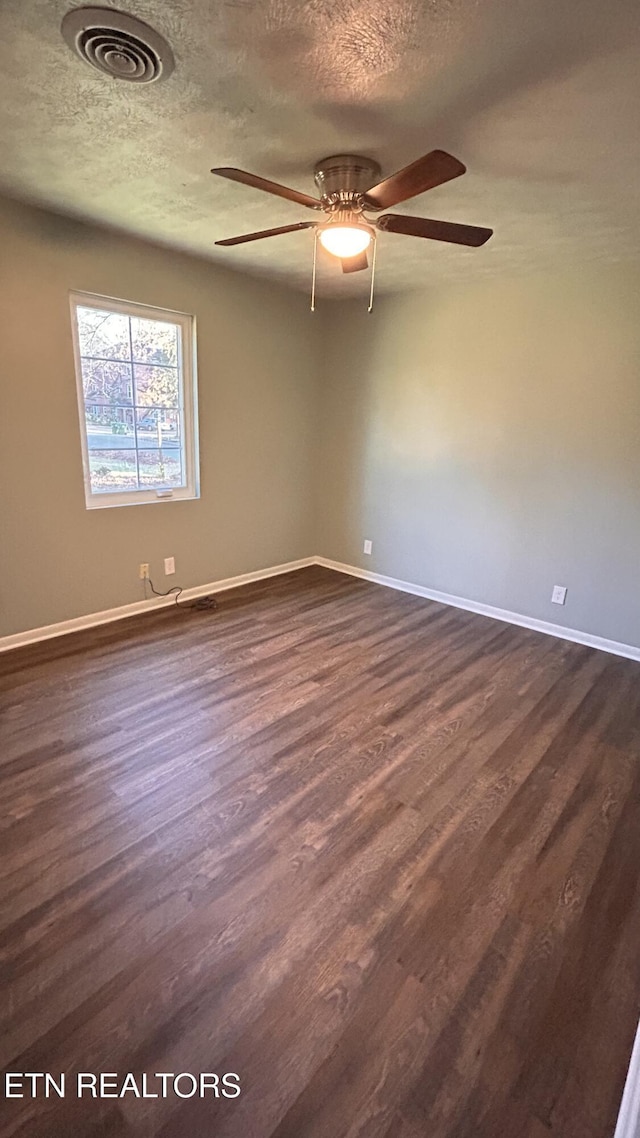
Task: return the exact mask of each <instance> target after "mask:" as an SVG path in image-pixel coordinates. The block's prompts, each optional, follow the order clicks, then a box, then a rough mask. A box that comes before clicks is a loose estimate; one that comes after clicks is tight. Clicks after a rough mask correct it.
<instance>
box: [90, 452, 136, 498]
mask: <svg viewBox="0 0 640 1138" xmlns="http://www.w3.org/2000/svg"><path fill="white" fill-rule="evenodd" d="M89 468H90V471H91V489H92V491H93V493H94V494H108V493H113V492H114V491H117V490H137V489H138V466H137V462H136V452H135V450H92V451H90V452H89Z"/></svg>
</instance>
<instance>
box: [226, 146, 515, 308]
mask: <svg viewBox="0 0 640 1138" xmlns="http://www.w3.org/2000/svg"><path fill="white" fill-rule="evenodd" d="M465 170H466V167H465V166H464V165H463V164H462V162H459V161H458V159H457V158H454V157H453V156H452V155H451V154H447V153H446V151H444V150H432V151H431V152H430V153H429V154H425V155H423V157H422V158H418V159H417V161H415V162H412V163H411V164H410V165H409V166H405V167H404V169H402V170H398V171H397V172H396V173H395V174H392V175H391V176H390V177H389V178H384V179H383V180H382V181H379V180H377V179H379V178H380V175H381V173H382V171H381V169H380V167H379V165H378V163H377V162H374V161H373V160H372V159H370V158H360V157H358V156H357V155H353V154H338V155H335V156H333V157H331V158H324V159H323V160H322V161H321V162H318V163H317V164H316V167H315V171H314V180H315V183H316V186H317V187H318V191H319V193H320V197H318V198H314V197H311V196H310V195H309V194H304V193H300V191H298V190H293V189H290V187H289V186H281V185H280V184H279V183H278V182H270V181H269V180H268V179H266V178H261V177H259V175H257V174H250V173H248V172H247V171H246V170H237V169H235V168H234V167H231V166H221V167H217V168H216V169H213V170H212V171H211V173H212V174H217V175H218V176H219V177H221V178H229V179H230V180H231V181H232V182H242V183H244V185H246V186H253V187H254V188H255V189H257V190H264V191H265V192H266V193H268V194H275V195H276V197H280V198H286V199H287V200H288V201H292V202H296V203H297V204H298V205H304V206H306V207H307V208H308V209H313V210H321V211H322V212H323V213H324V214H325V215H326V217H325V219H324V220H323V221H298V222H296V223H294V224H293V225H280V226H278V227H277V228H276V229H263V230H260V231H259V232H257V233H243V234H242V235H241V236H239V237H227V238H225V239H224V240H223V241H216V245H243V244H245V242H247V241H260V240H262V238H264V237H277V236H279V235H280V234H282V233H294V232H296V231H297V230H300V229H314V230H315V239H316V243H317V241H318V240H320V243H321V245H323V247H324V248H325V249H326V250H327V251H328V252H329V253H331V254H333V256H335V257H337V258H338V259H339V260H340V262H341V265H342V271H343V273H356V272H359V271H360V270H361V269H366V268H368V267H369V261H368V257H367V249H368V248H369V246H370V245H371V244H373V268H374V269H375V253H376V230H378V231H380V232H384V233H403V234H406V235H407V236H408V237H424V238H427V239H429V240H432V241H447V242H451V243H452V244H454V245H468V246H472V247H476V248H477V247H478V246H480V245H484V243H485V242H486V241H488V240H489V238H490V237H491V235H492V233H493V230H492V229H484V228H481V227H480V226H477V225H460V224H458V223H456V222H451V221H432V220H430V219H429V218H426V217H408V216H407V215H406V214H398V213H384V214H382V216H381V217H378V218H369V217H367V216H366V214H367V213H370V212H375V213H379V212H380V211H381V210H386V209H389V208H390V207H391V206H394V205H398V204H399V203H400V202H404V201H407V199H408V198H413V197H415V196H416V195H417V194H422V193H424V192H425V190H432V189H433V188H434V187H435V186H440V185H442V184H443V182H449V181H450V180H451V179H452V178H458V177H459V176H460V174H464V173H465ZM372 183H375V184H372ZM315 249H316V245H314V276H313V293H312V302H311V307H312V309H313V307H314V295H315ZM372 300H373V273H372V280H371V299H370V304H369V311H371V307H372Z"/></svg>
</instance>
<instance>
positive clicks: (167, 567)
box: [164, 557, 176, 577]
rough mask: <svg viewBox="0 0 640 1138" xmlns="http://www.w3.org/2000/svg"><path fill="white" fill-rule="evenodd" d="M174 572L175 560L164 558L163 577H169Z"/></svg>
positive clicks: (173, 558)
mask: <svg viewBox="0 0 640 1138" xmlns="http://www.w3.org/2000/svg"><path fill="white" fill-rule="evenodd" d="M175 571H176V559H175V557H165V559H164V572H165V577H169V576H170V575H171V574H172V573H175Z"/></svg>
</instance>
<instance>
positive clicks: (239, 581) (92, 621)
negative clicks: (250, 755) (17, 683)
mask: <svg viewBox="0 0 640 1138" xmlns="http://www.w3.org/2000/svg"><path fill="white" fill-rule="evenodd" d="M315 562H316V559H315V557H303V558H301V559H300V560H299V561H287V562H286V564H284V565H272V566H271V567H270V568H268V569H256V570H255V572H253V573H241V574H240V575H239V576H237V577H227V578H226V579H225V580H223V581H212V582H210V584H208V585H196V586H195V587H194V588H192V589H184V590H183V592H182V593H181V595H180V601H181V602H182V601H184V600H186V601H188V600H194V599H195V598H196V597H206V596H207V595H208V594H209V593H222V592H223V591H224V590H225V589H237V588H238V587H239V586H240V585H248V584H250V582H251V581H262V580H265V579H266V578H267V577H278V576H280V574H281V573H290V572H291V571H292V570H294V569H304V568H305V567H306V566H307V565H315ZM172 604H175V596H171V597H151V598H149V599H148V600H145V601H134V602H133V603H132V604H128V605H119V606H118V608H113V609H105V610H104V612H92V613H87V615H86V616H75V617H72V619H71V620H61V621H59V623H58V624H47V625H45V626H44V628H30V629H27V631H26V632H16V633H14V634H13V635H12V636H3V637H0V652H7V651H9V649H10V648H22V647H23V646H24V645H26V644H35V643H37V641H39V640H51V639H52V638H53V637H54V636H65V635H66V634H67V633H69V632H79V631H80V630H81V629H83V628H94V627H95V626H96V625H98V624H110V623H111V621H114V620H124V619H125V618H126V617H128V616H138V615H139V614H140V613H144V612H153V611H154V610H156V609H160V608H165V607H166V606H167V605H172Z"/></svg>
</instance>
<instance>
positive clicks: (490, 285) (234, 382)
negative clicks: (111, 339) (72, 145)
mask: <svg viewBox="0 0 640 1138" xmlns="http://www.w3.org/2000/svg"><path fill="white" fill-rule="evenodd" d="M0 236H1V240H2V246H1V250H2V255H1V257H0V305H1V311H2V344H1V351H0V386H1V394H2V403H1V414H2V445H1V448H0V459H1V464H2V471H3V474H2V478H3V486H4V495H3V503H2V507H1V510H0V524H1V529H2V544H1V547H0V635H4V634H10V633H12V632H17V631H22V630H23V629H28V628H34V627H38V626H40V625H45V624H50V623H53V622H56V621H60V620H65V619H68V618H70V617H74V616H79V615H83V614H85V613H90V612H95V611H99V610H102V609H106V608H111V607H116V606H119V605H122V604H126V603H128V602H130V601H135V600H139V599H141V596H142V587H141V584H140V582H139V581H138V579H137V566H138V564H139V562H141V561H149V562H150V563H151V568H152V574H153V576H154V578H156V579H157V580H158V582H159V584H160V585H161V587H168V585H170V584H173V583H174V582H177V583H180V584H182V585H184V586H185V587H188V586H191V585H199V584H206V583H207V582H210V581H214V580H218V579H220V578H224V577H227V576H232V575H235V574H238V573H244V572H248V571H251V570H254V569H260V568H263V567H266V566H270V565H274V564H278V563H281V562H285V561H289V560H293V559H297V558H300V557H306V556H310V555H312V554H314V553H320V554H322V555H324V556H326V557H330V558H333V559H335V560H338V561H343V562H346V563H348V564H352V565H360V566H362V567H363V568H367V569H372V570H374V571H377V572H380V573H383V574H386V575H388V576H392V577H397V578H400V579H404V580H406V581H410V582H414V583H416V584H421V585H425V586H427V587H430V588H432V589H437V590H441V591H442V592H447V593H450V594H456V595H458V596H460V597H463V598H467V599H470V600H475V601H482V602H484V603H486V604H490V605H494V606H496V607H498V608H505V609H509V610H511V611H513V612H518V613H521V614H523V615H525V616H530V617H537V618H539V619H543V620H549V621H553V622H555V623H558V624H565V625H567V626H568V627H570V628H575V629H580V630H583V631H586V632H591V633H594V634H596V635H600V636H605V637H609V638H611V639H613V640H618V641H622V642H624V643H628V644H635V645H638V646H640V589H639V587H638V580H639V577H640V574H639V572H638V570H639V568H640V320H639V318H638V312H639V311H640V304H639V302H640V269H637V268H635V267H629V266H622V265H614V266H611V265H609V266H601V265H593V266H591V267H586V268H582V269H580V270H578V269H575V270H567V271H565V272H562V273H558V274H556V275H555V276H553V277H550V276H548V277H544V278H542V277H531V278H528V279H521V280H514V281H505V282H501V281H490V280H486V281H480V282H477V283H476V284H473V285H469V286H466V287H460V286H451V287H446V288H442V289H440V290H438V291H437V292H433V293H425V294H419V295H418V294H414V295H412V296H406V297H397V298H386V299H381V300H379V301H377V303H376V308H375V310H374V312H373V314H372V315H368V314H367V312H366V304H365V303H364V301H360V300H359V301H357V302H355V301H354V302H347V303H344V302H337V301H329V300H327V299H326V298H323V301H322V304H321V305H320V306H319V309H318V311H317V312H316V314H315V316H313V317H311V316H310V314H309V311H308V307H307V299H306V297H305V296H304V295H303V294H301V293H298V292H293V291H289V290H286V289H283V288H280V287H278V286H275V285H273V284H271V283H270V284H266V283H261V282H258V281H255V280H252V279H251V278H249V277H247V276H244V275H242V274H240V273H232V272H229V271H227V270H224V269H221V268H219V267H216V266H214V265H212V264H211V263H209V262H207V261H205V260H198V259H196V258H193V257H188V256H183V255H181V254H177V253H174V252H170V251H167V250H163V249H160V248H157V247H154V246H152V245H148V244H145V243H143V242H137V241H132V240H131V239H128V238H125V237H120V236H116V235H113V234H110V233H107V232H106V231H104V230H100V229H97V228H93V227H90V226H85V225H81V224H78V223H75V222H71V221H68V220H64V219H62V218H60V217H56V216H55V215H53V214H48V213H45V212H42V211H38V210H33V209H31V208H29V207H26V206H20V205H17V204H16V203H11V202H8V201H5V202H2V203H0ZM70 289H85V290H87V291H90V292H96V293H101V294H104V295H110V296H119V297H125V298H127V299H132V300H136V301H140V302H143V303H149V304H156V305H159V306H161V307H166V308H174V309H177V310H181V311H185V312H192V313H195V315H196V317H197V320H198V365H199V400H200V441H201V491H202V496H201V498H200V499H199V500H198V501H193V502H172V503H159V504H152V505H145V506H132V507H123V508H117V509H106V510H93V511H87V510H86V509H85V505H84V495H83V484H82V462H81V453H80V439H79V430H78V416H77V407H76V392H75V378H74V369H73V353H72V344H71V333H70V325H69V306H68V293H69V290H70ZM364 538H370V539H371V540H372V541H373V543H374V551H373V556H372V557H365V556H364V555H363V553H362V543H363V540H364ZM171 555H173V556H175V558H176V563H177V573H176V576H175V577H173V578H168V579H166V578H164V576H163V574H162V559H163V558H164V557H166V556H171ZM554 584H563V585H567V586H568V589H569V593H568V599H567V604H566V606H565V607H564V608H561V607H560V606H557V605H552V604H551V603H550V594H551V588H552V586H553V585H554Z"/></svg>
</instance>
